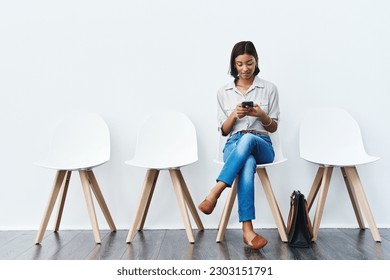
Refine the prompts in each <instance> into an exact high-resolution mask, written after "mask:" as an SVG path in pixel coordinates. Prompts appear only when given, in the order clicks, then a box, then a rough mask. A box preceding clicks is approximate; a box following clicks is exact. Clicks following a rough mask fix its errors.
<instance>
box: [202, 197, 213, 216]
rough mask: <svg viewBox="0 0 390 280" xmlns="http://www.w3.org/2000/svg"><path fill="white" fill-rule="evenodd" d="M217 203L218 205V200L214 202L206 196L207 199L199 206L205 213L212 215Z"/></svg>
mask: <svg viewBox="0 0 390 280" xmlns="http://www.w3.org/2000/svg"><path fill="white" fill-rule="evenodd" d="M215 205H217V201H215V203H212V202H211V201H210V200H208V199H207V198H205V200H203V201H202V203H201V204H199V206H198V208H199V210H200V211H202V212H203V213H204V214H206V215H210V214H211V213H212V212H213V211H214V208H215Z"/></svg>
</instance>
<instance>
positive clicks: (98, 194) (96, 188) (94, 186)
mask: <svg viewBox="0 0 390 280" xmlns="http://www.w3.org/2000/svg"><path fill="white" fill-rule="evenodd" d="M87 176H88V179H89V183H90V185H91V189H92V191H93V193H94V194H95V197H96V200H97V202H98V203H99V205H100V208H101V209H102V212H103V215H104V217H105V218H106V221H107V223H108V225H109V227H110V229H111V231H112V232H114V231H116V227H115V223H114V220H113V219H112V217H111V214H110V211H109V210H108V207H107V204H106V201H105V200H104V197H103V194H102V192H101V190H100V187H99V184H98V182H97V180H96V177H95V174H94V173H93V171H92V170H88V171H87Z"/></svg>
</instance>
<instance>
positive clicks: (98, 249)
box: [0, 228, 390, 260]
mask: <svg viewBox="0 0 390 280" xmlns="http://www.w3.org/2000/svg"><path fill="white" fill-rule="evenodd" d="M256 231H257V232H258V233H259V234H261V235H263V236H264V237H265V238H267V239H268V245H267V246H266V247H264V248H263V249H261V250H253V249H251V248H249V247H248V246H246V245H245V244H244V243H243V241H242V232H241V230H240V229H228V230H227V231H226V234H225V239H224V240H223V241H222V242H220V243H216V242H215V238H216V236H217V230H215V229H206V230H204V231H197V230H194V236H195V244H190V243H189V242H188V239H187V235H186V232H185V230H165V229H164V230H143V231H139V232H137V235H136V236H135V238H134V240H133V242H132V243H131V244H126V237H127V234H128V230H118V231H117V232H110V231H109V230H102V231H101V235H102V243H101V244H96V243H95V241H94V238H93V234H92V231H91V230H60V231H59V232H58V233H54V232H47V233H46V234H45V236H44V239H43V241H42V244H40V245H35V244H34V240H35V236H36V231H0V260H15V259H19V260H390V229H383V228H382V229H379V231H380V234H381V237H382V242H375V241H374V240H373V239H372V235H371V232H370V231H369V230H368V229H366V230H360V229H350V228H348V229H337V228H332V229H327V228H321V229H320V232H319V235H318V239H317V240H316V241H315V242H313V243H312V244H311V246H310V247H309V248H291V247H290V246H289V245H288V244H287V243H284V242H282V241H281V240H280V237H279V234H278V231H277V229H258V230H256Z"/></svg>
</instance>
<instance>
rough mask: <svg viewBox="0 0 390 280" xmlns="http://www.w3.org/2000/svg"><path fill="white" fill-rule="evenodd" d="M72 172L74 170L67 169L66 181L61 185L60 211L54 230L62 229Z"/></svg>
mask: <svg viewBox="0 0 390 280" xmlns="http://www.w3.org/2000/svg"><path fill="white" fill-rule="evenodd" d="M71 174H72V171H70V170H69V171H66V175H65V178H64V181H63V183H62V186H61V191H60V198H59V205H58V211H57V216H56V217H57V218H56V220H55V223H54V232H57V231H58V230H59V229H60V224H61V218H62V213H63V211H64V205H65V200H66V194H67V193H68V187H69V181H70V175H71Z"/></svg>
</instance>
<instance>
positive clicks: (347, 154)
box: [299, 107, 381, 242]
mask: <svg viewBox="0 0 390 280" xmlns="http://www.w3.org/2000/svg"><path fill="white" fill-rule="evenodd" d="M299 150H300V156H301V157H302V158H303V159H305V160H307V161H309V162H311V163H314V164H317V165H318V166H319V167H318V171H317V175H316V176H315V179H314V182H313V185H312V187H311V190H310V193H309V195H308V197H307V203H308V206H309V209H310V208H311V207H312V204H313V202H314V199H315V198H316V196H317V194H318V193H319V198H318V202H317V208H316V212H315V215H314V220H313V234H314V238H313V240H316V239H317V236H318V231H319V227H320V223H321V218H322V214H323V211H324V207H325V200H326V196H327V193H328V189H329V183H330V179H331V176H332V171H333V168H334V167H340V169H341V172H342V175H343V178H344V181H345V184H346V187H347V190H348V194H349V196H350V199H351V202H352V206H353V209H354V211H355V216H356V219H357V221H358V224H359V227H360V228H361V229H364V228H365V225H364V221H363V216H362V213H361V211H362V212H363V214H364V216H365V217H366V219H367V222H368V224H369V227H370V229H371V233H372V236H373V238H374V240H375V241H378V242H379V241H381V238H380V235H379V231H378V228H377V226H376V224H375V221H374V217H373V215H372V213H371V210H370V207H369V204H368V201H367V198H366V196H365V194H364V191H363V187H362V184H361V181H360V179H359V175H358V172H357V169H356V166H357V165H361V164H366V163H370V162H374V161H376V160H378V159H379V158H378V157H374V156H370V155H368V154H367V153H366V151H365V148H364V145H363V141H362V136H361V131H360V128H359V125H358V123H357V122H356V120H355V119H354V118H353V117H352V116H351V115H350V114H349V113H348V112H347V111H345V110H344V109H341V108H333V107H329V108H315V109H314V110H311V111H310V112H308V114H307V115H306V116H305V118H304V119H303V121H302V123H301V126H300V131H299Z"/></svg>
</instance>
